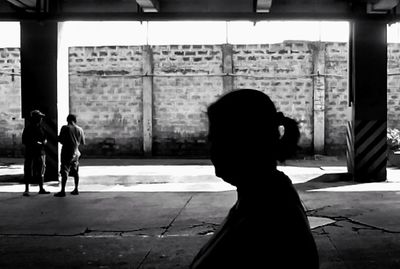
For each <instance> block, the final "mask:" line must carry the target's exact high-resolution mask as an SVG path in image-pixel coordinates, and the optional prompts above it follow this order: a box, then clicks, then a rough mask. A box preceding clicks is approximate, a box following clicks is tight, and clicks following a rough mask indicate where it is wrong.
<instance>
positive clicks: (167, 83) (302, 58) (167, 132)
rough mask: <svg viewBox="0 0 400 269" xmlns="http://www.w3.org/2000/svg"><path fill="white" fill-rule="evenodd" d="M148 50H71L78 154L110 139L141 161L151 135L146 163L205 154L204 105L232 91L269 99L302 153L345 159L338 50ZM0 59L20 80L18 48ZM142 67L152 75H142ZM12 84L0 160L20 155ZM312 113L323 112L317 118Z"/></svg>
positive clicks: (6, 89) (393, 108)
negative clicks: (319, 151) (297, 135)
mask: <svg viewBox="0 0 400 269" xmlns="http://www.w3.org/2000/svg"><path fill="white" fill-rule="evenodd" d="M149 50H150V52H151V63H149V62H148V61H149V60H148V59H147V58H146V57H144V47H142V46H105V47H73V48H70V50H69V57H70V58H69V78H70V79H69V84H70V100H69V101H70V111H71V112H72V113H75V114H77V115H78V123H79V124H80V125H81V126H82V127H83V128H84V129H85V132H86V135H87V140H88V141H87V142H88V146H87V147H86V148H85V152H86V154H88V155H102V154H103V153H104V152H102V150H101V142H102V141H103V140H104V139H105V138H107V137H112V138H115V140H116V144H117V145H118V150H117V152H116V154H117V155H142V154H143V137H144V135H150V137H152V141H153V143H152V145H151V146H152V152H153V154H154V155H175V156H176V155H196V156H201V155H206V154H207V147H206V140H207V139H206V135H207V124H208V123H207V116H206V109H207V106H208V105H209V104H210V103H211V102H213V101H214V100H216V99H217V98H218V96H220V95H221V94H223V93H224V92H227V91H229V90H230V89H232V88H254V89H258V90H261V91H263V92H265V93H267V94H268V95H270V97H271V99H272V100H273V101H274V102H275V104H276V106H277V108H278V110H280V111H283V112H284V113H285V114H286V115H288V116H290V117H293V118H295V119H296V120H298V121H299V123H300V128H301V134H302V138H301V141H300V144H301V146H302V148H303V149H304V150H305V151H308V152H312V148H313V146H314V147H315V141H316V139H315V135H318V136H319V137H322V139H323V141H324V146H325V150H326V152H327V153H328V154H344V149H345V137H346V122H347V114H346V112H347V107H348V94H347V44H346V43H330V42H327V43H318V42H309V41H285V42H283V43H279V44H259V45H168V46H151V47H149ZM0 57H1V58H0V67H1V69H0V71H2V72H6V71H7V72H8V70H9V68H12V67H14V68H15V70H16V72H17V73H19V49H0ZM399 57H400V45H399V44H390V45H389V48H388V73H389V75H388V126H389V127H398V126H400V117H399V116H398V115H399V114H400V110H399V108H398V107H400V104H399V99H400V98H399V97H398V96H399V94H400V89H399V86H398V85H400V84H399V79H400V76H399V75H396V74H394V73H399V72H400V66H399ZM146 65H147V66H148V65H150V66H151V69H152V74H154V76H153V75H152V74H147V75H146V74H145V72H144V66H146ZM146 70H147V69H146ZM149 75H150V76H149ZM145 78H147V79H148V78H151V82H152V83H151V85H150V90H151V97H152V100H151V104H150V105H151V107H150V110H151V114H152V129H151V130H144V129H143V111H145V109H146V107H144V105H143V88H144V83H143V81H144V79H145ZM13 79H14V80H12V76H11V75H9V74H4V73H3V74H0V98H1V99H0V115H1V118H0V121H1V123H2V124H1V125H2V127H1V129H0V150H1V155H10V154H14V153H15V152H16V154H18V153H19V152H20V134H21V132H22V128H23V120H22V119H21V117H20V82H19V81H20V80H19V79H20V77H19V76H14V78H13ZM5 100H6V101H5ZM316 101H318V102H316ZM147 109H148V108H147ZM318 110H320V111H322V112H321V113H320V114H318V115H317V114H316V111H318ZM317 116H318V117H322V119H323V125H322V126H323V129H322V130H325V132H323V133H322V134H316V129H315V127H316V126H317V124H321V122H318V121H316V118H317ZM317 127H318V126H317ZM317 130H318V128H317ZM146 132H147V133H146ZM148 132H150V133H148ZM13 137H14V140H13ZM13 141H14V146H13ZM313 143H314V144H313ZM13 147H14V151H13ZM13 152H14V153H13Z"/></svg>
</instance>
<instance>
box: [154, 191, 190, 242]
mask: <svg viewBox="0 0 400 269" xmlns="http://www.w3.org/2000/svg"><path fill="white" fill-rule="evenodd" d="M192 198H193V195H191V196H190V197H189V199H188V200H187V201H186V203H185V204H184V205H183V207H182V208H181V209H180V210H179V212H178V213H177V214H176V216H175V217H174V218H173V219H172V220H171V222H170V223H169V224H168V225H167V226H166V227H165V229H164V231H163V232H162V233H161V235H160V236H164V235H165V234H166V233H167V232H168V230H169V228H171V226H172V224H173V223H174V222H175V220H176V219H177V218H178V217H179V215H180V214H181V213H182V211H183V209H185V208H186V206H187V205H188V204H189V203H190V201H191V200H192Z"/></svg>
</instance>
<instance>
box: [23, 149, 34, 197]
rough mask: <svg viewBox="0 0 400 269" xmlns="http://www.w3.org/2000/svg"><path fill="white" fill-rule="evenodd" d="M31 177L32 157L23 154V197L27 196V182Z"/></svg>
mask: <svg viewBox="0 0 400 269" xmlns="http://www.w3.org/2000/svg"><path fill="white" fill-rule="evenodd" d="M31 177H32V156H30V154H25V160H24V182H25V191H24V193H23V194H22V195H23V196H29V182H30V180H31Z"/></svg>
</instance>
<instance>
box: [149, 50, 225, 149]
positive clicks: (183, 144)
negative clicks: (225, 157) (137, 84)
mask: <svg viewBox="0 0 400 269" xmlns="http://www.w3.org/2000/svg"><path fill="white" fill-rule="evenodd" d="M152 50H153V55H154V75H155V78H154V81H153V83H154V89H153V98H154V100H153V113H154V114H153V152H154V154H156V155H171V154H172V155H181V154H185V155H188V154H189V155H205V154H207V152H206V151H205V150H206V147H205V146H206V136H207V128H208V120H207V114H206V111H207V106H208V105H209V104H210V103H211V102H213V101H215V100H216V98H217V97H218V96H220V95H221V94H222V77H221V76H220V74H221V73H222V66H221V60H222V51H221V46H211V45H204V46H203V45H172V46H153V47H152ZM215 74H218V76H214V75H215Z"/></svg>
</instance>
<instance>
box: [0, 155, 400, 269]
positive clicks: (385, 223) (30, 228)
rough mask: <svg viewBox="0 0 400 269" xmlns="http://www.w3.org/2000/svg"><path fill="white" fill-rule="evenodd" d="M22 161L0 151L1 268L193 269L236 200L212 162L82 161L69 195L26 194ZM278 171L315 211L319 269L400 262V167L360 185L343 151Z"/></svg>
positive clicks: (313, 221)
mask: <svg viewBox="0 0 400 269" xmlns="http://www.w3.org/2000/svg"><path fill="white" fill-rule="evenodd" d="M21 163H22V161H21V160H18V159H0V181H3V183H0V203H1V206H0V216H1V221H0V268H135V269H136V268H166V269H169V268H187V266H188V264H189V263H190V261H191V260H192V258H193V256H194V255H195V254H196V252H197V251H198V250H199V248H200V247H201V246H202V245H203V244H204V243H205V242H206V241H207V240H208V238H209V237H210V235H211V234H212V233H213V231H215V229H216V228H217V227H218V225H219V223H220V222H221V221H222V219H223V218H224V217H225V216H226V214H227V211H228V210H229V208H230V207H231V206H232V204H233V203H234V202H235V199H236V193H235V191H234V189H233V188H232V187H231V186H230V185H228V184H226V183H224V182H223V181H221V180H220V179H218V178H216V177H215V176H214V175H213V167H212V166H210V163H209V162H208V161H206V160H83V161H82V167H81V194H80V195H79V196H71V195H67V196H66V197H65V198H56V197H53V195H37V194H36V192H37V187H36V186H33V187H31V190H32V191H33V193H32V196H31V197H22V195H21V192H22V191H23V185H21V184H19V183H15V182H13V180H12V179H13V176H14V177H18V176H19V175H21V172H22V165H21ZM279 169H280V170H282V171H284V172H285V173H286V174H288V175H289V176H290V177H291V178H292V181H293V183H294V184H295V187H296V189H297V190H298V192H299V194H300V197H301V199H302V201H303V203H304V205H305V207H306V209H307V214H308V216H309V220H310V223H311V226H312V228H313V235H314V237H315V240H316V242H317V245H318V249H319V254H320V261H321V267H320V268H321V269H341V268H343V269H344V268H346V269H348V268H357V269H358V268H360V269H361V268H362V269H371V268H379V269H386V268H396V269H398V268H400V170H398V169H396V168H388V181H386V182H382V183H366V184H356V183H355V182H352V181H344V180H343V179H345V178H344V177H342V178H340V177H338V174H339V173H343V172H346V168H345V162H344V161H343V160H340V159H336V158H327V159H318V160H293V161H290V162H287V164H286V166H279ZM10 179H11V180H10ZM72 182H73V180H72V178H71V179H70V180H69V182H68V186H67V189H68V190H72V187H73V184H72ZM46 185H47V186H46V188H47V189H48V190H50V191H52V192H56V191H58V190H59V186H58V183H57V182H48V183H46ZM283 232H284V231H283ZM249 235H250V234H249ZM250 236H257V235H250Z"/></svg>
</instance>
